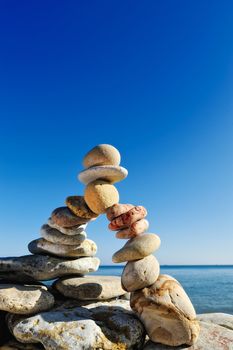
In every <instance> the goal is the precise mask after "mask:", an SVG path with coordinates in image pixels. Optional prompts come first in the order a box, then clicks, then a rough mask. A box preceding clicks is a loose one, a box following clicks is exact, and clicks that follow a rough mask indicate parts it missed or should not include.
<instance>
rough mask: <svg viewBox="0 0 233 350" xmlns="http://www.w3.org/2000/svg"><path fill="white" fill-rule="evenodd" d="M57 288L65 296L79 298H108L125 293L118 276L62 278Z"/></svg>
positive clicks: (57, 282)
mask: <svg viewBox="0 0 233 350" xmlns="http://www.w3.org/2000/svg"><path fill="white" fill-rule="evenodd" d="M55 288H56V289H57V290H58V291H59V292H60V293H61V294H63V295H64V296H65V297H69V298H74V299H79V300H92V299H95V300H106V299H111V298H116V297H119V296H121V295H124V294H125V293H126V292H125V291H124V289H122V286H121V278H120V277H118V276H86V277H71V278H62V279H59V280H58V281H56V282H55Z"/></svg>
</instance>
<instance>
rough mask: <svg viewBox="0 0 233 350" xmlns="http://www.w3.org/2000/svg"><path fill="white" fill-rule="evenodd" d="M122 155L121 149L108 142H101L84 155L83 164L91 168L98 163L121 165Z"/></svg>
mask: <svg viewBox="0 0 233 350" xmlns="http://www.w3.org/2000/svg"><path fill="white" fill-rule="evenodd" d="M120 161H121V155H120V153H119V151H118V150H117V149H116V148H115V147H113V146H111V145H107V144H101V145H98V146H96V147H94V148H92V149H91V150H90V151H89V152H88V153H87V154H86V155H85V157H84V159H83V165H84V167H85V168H89V167H92V166H96V165H119V164H120Z"/></svg>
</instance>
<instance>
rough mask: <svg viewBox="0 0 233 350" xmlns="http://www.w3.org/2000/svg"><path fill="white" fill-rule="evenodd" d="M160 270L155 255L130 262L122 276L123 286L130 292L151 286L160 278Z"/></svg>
mask: <svg viewBox="0 0 233 350" xmlns="http://www.w3.org/2000/svg"><path fill="white" fill-rule="evenodd" d="M159 270H160V269H159V263H158V261H157V259H156V258H155V257H154V256H153V255H148V256H147V257H146V258H143V259H140V260H135V261H129V262H128V263H127V264H126V265H125V268H124V270H123V273H122V276H121V282H122V286H123V288H124V289H125V290H127V291H128V292H133V291H135V290H137V289H142V288H144V287H147V286H150V285H151V284H153V283H154V282H155V281H156V280H157V278H158V277H159Z"/></svg>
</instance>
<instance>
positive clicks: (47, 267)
mask: <svg viewBox="0 0 233 350" xmlns="http://www.w3.org/2000/svg"><path fill="white" fill-rule="evenodd" d="M120 160H121V157H120V153H119V152H118V150H117V149H116V148H115V147H113V146H111V145H99V146H96V147H95V148H93V149H92V150H91V151H90V152H88V153H87V154H86V156H85V157H84V160H83V165H84V168H85V169H84V170H83V171H81V172H80V173H79V176H78V178H79V180H80V181H81V182H82V183H84V184H85V185H86V187H85V192H84V196H69V197H68V198H67V199H66V206H64V207H59V208H57V209H55V210H54V211H53V212H52V214H51V216H50V217H49V219H48V221H47V223H46V224H44V225H43V226H42V227H41V230H40V233H41V236H42V237H41V238H39V239H36V240H33V241H32V242H30V243H29V245H28V249H29V251H30V252H31V253H32V255H26V256H21V257H13V258H12V257H11V258H0V310H1V311H0V323H1V324H2V320H3V319H4V318H5V314H6V313H7V316H6V320H7V325H8V328H9V329H10V331H11V333H12V334H13V335H14V337H15V338H16V339H17V341H18V343H17V341H16V340H11V341H10V342H9V343H8V345H7V346H8V347H7V349H26V348H27V349H33V350H34V349H37V346H36V345H35V346H34V345H32V346H31V347H30V346H27V347H26V345H25V347H24V346H22V343H41V344H42V345H43V346H44V348H45V349H48V350H51V349H52V350H53V349H54V350H55V349H60V350H66V349H80V350H81V349H84V350H85V349H87V350H88V349H106V350H109V349H142V348H143V344H144V340H145V331H146V333H147V334H148V336H149V338H150V339H151V340H152V341H154V342H156V343H162V344H165V345H171V346H178V345H182V344H188V345H192V344H193V343H194V342H195V341H196V340H197V338H198V334H199V324H198V322H197V320H196V313H195V310H194V308H193V306H192V304H191V301H190V300H189V298H188V296H187V294H186V293H185V291H184V290H183V288H182V286H181V285H180V284H179V283H178V282H177V281H176V280H175V279H174V278H172V277H170V276H167V275H160V274H159V273H160V267H159V263H158V261H157V259H156V258H155V256H154V255H153V252H154V251H156V250H157V249H158V248H159V246H160V238H159V237H158V236H157V235H156V234H153V233H145V232H146V230H147V229H148V227H149V223H148V221H147V220H146V219H145V217H146V215H147V211H146V209H145V208H144V207H142V206H134V205H132V204H119V194H118V191H117V189H116V187H115V186H114V185H113V184H114V183H116V182H118V181H121V180H123V179H124V178H125V177H126V176H127V174H128V172H127V170H126V169H125V168H123V167H121V166H120ZM103 213H105V214H106V215H107V219H108V220H109V221H110V224H109V229H110V230H112V231H117V233H116V237H117V238H119V239H128V241H127V243H126V244H125V245H124V246H123V248H122V249H120V250H119V251H117V252H116V253H115V254H114V255H113V262H114V263H122V262H126V265H125V267H124V270H123V273H122V276H121V278H120V277H116V276H97V275H93V276H86V275H87V274H88V273H92V272H95V271H97V270H98V267H99V264H100V260H99V259H98V258H97V257H95V254H96V252H97V246H96V244H95V242H94V241H92V240H90V239H88V238H87V234H86V232H85V230H86V227H87V224H88V223H89V222H91V221H93V220H95V219H96V218H97V217H98V215H100V214H103ZM48 280H55V281H54V282H53V285H52V286H50V287H46V286H45V285H43V284H42V283H41V281H48ZM128 292H130V306H131V308H132V310H133V311H134V313H132V311H131V309H130V307H129V302H128V300H127V297H126V295H127V293H128ZM71 300H73V301H72V303H71ZM67 301H68V304H66V303H67ZM70 303H71V304H70ZM75 303H76V304H75ZM139 319H140V321H139ZM3 324H4V325H5V322H4V321H3ZM1 328H2V329H3V327H1ZM1 337H2V334H1V330H0V341H1ZM3 338H4V337H3ZM39 348H40V347H39ZM39 348H38V349H39ZM0 349H1V347H0Z"/></svg>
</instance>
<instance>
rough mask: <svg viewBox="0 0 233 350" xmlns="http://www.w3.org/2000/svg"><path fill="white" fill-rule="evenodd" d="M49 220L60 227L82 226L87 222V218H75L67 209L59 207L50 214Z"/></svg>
mask: <svg viewBox="0 0 233 350" xmlns="http://www.w3.org/2000/svg"><path fill="white" fill-rule="evenodd" d="M51 218H52V220H53V222H54V223H55V224H56V225H58V226H61V227H72V226H77V225H82V224H85V223H87V222H88V221H89V218H84V217H78V216H76V215H75V214H74V213H73V212H72V211H71V210H70V209H69V208H67V207H60V208H57V209H55V210H54V211H53V212H52V214H51Z"/></svg>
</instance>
